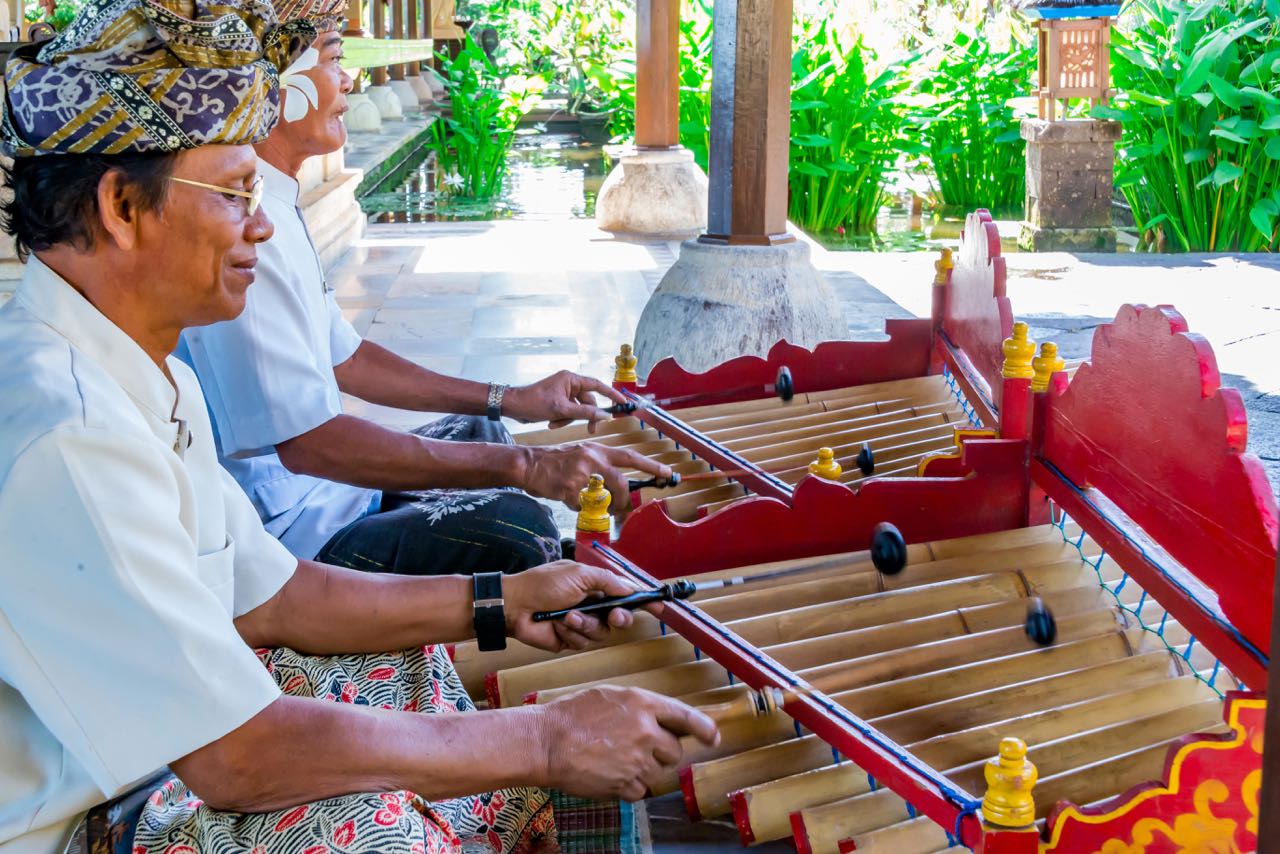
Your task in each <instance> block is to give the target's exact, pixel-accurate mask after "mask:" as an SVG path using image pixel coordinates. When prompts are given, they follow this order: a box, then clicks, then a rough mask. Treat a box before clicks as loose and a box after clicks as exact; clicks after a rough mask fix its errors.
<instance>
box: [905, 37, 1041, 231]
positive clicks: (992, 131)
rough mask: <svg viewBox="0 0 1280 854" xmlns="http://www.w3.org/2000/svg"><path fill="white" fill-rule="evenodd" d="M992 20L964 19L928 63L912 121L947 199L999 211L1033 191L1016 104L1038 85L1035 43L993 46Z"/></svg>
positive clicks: (941, 198)
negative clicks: (1034, 81) (1028, 183)
mask: <svg viewBox="0 0 1280 854" xmlns="http://www.w3.org/2000/svg"><path fill="white" fill-rule="evenodd" d="M992 41H993V40H992V38H991V33H990V32H989V25H987V24H985V23H984V24H980V25H979V26H977V27H974V26H972V25H969V24H963V23H962V24H959V25H957V27H956V32H955V34H954V36H953V38H952V40H951V41H949V42H947V43H943V44H941V45H938V46H936V47H934V48H933V49H931V50H930V51H929V52H928V53H927V54H926V61H925V62H924V63H923V64H922V65H923V67H924V68H925V69H926V71H925V73H924V75H923V77H922V78H921V80H920V83H919V86H918V88H917V92H918V93H919V97H918V98H917V99H916V103H915V106H914V108H913V109H912V111H911V118H912V121H914V122H915V123H917V124H918V125H919V127H920V134H921V137H922V140H923V142H924V144H925V147H926V160H927V162H928V165H929V166H930V167H931V169H932V172H933V176H934V179H935V180H936V181H937V189H938V196H939V199H938V200H939V202H941V203H942V204H944V205H947V206H952V207H963V208H975V207H987V208H994V209H1003V208H1010V207H1014V206H1016V205H1021V204H1022V201H1023V195H1024V194H1025V192H1026V143H1025V142H1023V140H1022V135H1021V130H1020V128H1021V119H1022V118H1023V116H1022V115H1020V114H1019V113H1018V111H1017V110H1015V109H1014V107H1013V106H1012V104H1011V102H1012V101H1013V99H1015V98H1019V97H1022V96H1025V95H1026V94H1027V93H1028V92H1029V91H1030V90H1031V82H1032V75H1033V73H1034V70H1035V48H1034V46H1032V45H1030V44H1021V43H1019V42H1017V41H1016V40H1015V41H1014V43H1013V44H1012V45H1011V46H1010V48H1009V49H1008V50H1001V49H1000V48H997V47H996V46H994V45H993V43H992Z"/></svg>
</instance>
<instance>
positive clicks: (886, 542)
mask: <svg viewBox="0 0 1280 854" xmlns="http://www.w3.org/2000/svg"><path fill="white" fill-rule="evenodd" d="M871 563H872V564H874V565H875V568H876V569H878V570H879V571H880V572H882V573H883V574H885V575H897V574H898V573H899V572H902V570H903V568H904V567H905V566H906V565H907V543H906V540H904V539H902V532H901V531H899V530H898V529H897V528H895V527H894V526H893V525H891V524H889V523H888V522H881V523H880V524H879V525H876V528H875V530H874V531H873V532H872V533H871Z"/></svg>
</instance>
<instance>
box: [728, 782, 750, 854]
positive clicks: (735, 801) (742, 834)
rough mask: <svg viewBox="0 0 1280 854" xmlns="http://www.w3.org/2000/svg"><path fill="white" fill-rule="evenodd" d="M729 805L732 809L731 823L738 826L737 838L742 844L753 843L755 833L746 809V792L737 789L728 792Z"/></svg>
mask: <svg viewBox="0 0 1280 854" xmlns="http://www.w3.org/2000/svg"><path fill="white" fill-rule="evenodd" d="M729 806H730V808H732V810H733V823H734V824H735V825H736V826H737V828H738V838H739V839H740V840H742V844H743V845H755V844H756V834H755V831H754V830H753V829H752V828H751V814H750V811H749V810H748V809H747V797H746V794H745V793H744V792H743V791H742V790H741V789H739V790H738V791H736V792H730V793H729Z"/></svg>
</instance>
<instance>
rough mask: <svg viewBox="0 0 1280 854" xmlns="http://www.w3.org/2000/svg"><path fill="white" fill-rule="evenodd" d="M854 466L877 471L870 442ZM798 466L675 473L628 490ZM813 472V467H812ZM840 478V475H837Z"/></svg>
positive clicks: (868, 473) (634, 483) (637, 482)
mask: <svg viewBox="0 0 1280 854" xmlns="http://www.w3.org/2000/svg"><path fill="white" fill-rule="evenodd" d="M854 464H855V465H857V467H858V468H859V469H860V470H861V471H862V474H863V476H865V477H870V476H871V475H872V473H874V472H875V470H876V457H875V452H874V451H872V450H871V444H870V443H869V442H863V443H862V449H861V450H860V451H858V456H857V457H855V458H854ZM797 468H799V467H798V466H787V467H785V468H776V469H770V468H761V469H719V470H715V469H713V470H711V471H698V472H691V473H689V474H680V472H678V471H673V472H672V473H671V477H669V478H667V479H665V480H663V479H660V478H658V477H657V476H654V477H651V478H648V479H647V480H629V481H627V488H628V489H629V490H630V491H631V492H635V491H636V490H639V489H672V488H674V487H677V486H679V485H680V484H682V483H690V482H693V481H699V480H720V479H722V478H727V477H745V476H748V475H753V474H762V473H763V474H774V475H777V474H786V473H788V472H792V471H795V470H796V469H797ZM810 471H813V466H812V465H811V466H810ZM837 476H838V475H837Z"/></svg>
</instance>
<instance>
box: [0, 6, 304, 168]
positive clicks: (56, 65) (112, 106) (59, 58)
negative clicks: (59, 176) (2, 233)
mask: <svg viewBox="0 0 1280 854" xmlns="http://www.w3.org/2000/svg"><path fill="white" fill-rule="evenodd" d="M310 26H311V25H309V24H307V23H305V22H297V23H295V24H293V25H289V26H280V25H279V24H278V21H277V19H276V17H275V13H274V10H273V8H272V6H271V4H270V3H269V2H267V0H221V2H207V0H88V2H87V3H86V4H85V5H84V7H83V8H82V9H81V11H80V13H79V14H78V15H77V16H76V18H75V20H74V21H72V23H71V24H70V25H68V26H67V28H66V29H65V30H63V31H62V32H61V33H59V34H58V35H57V36H55V37H54V38H53V39H51V40H50V41H47V42H44V43H42V44H40V45H28V46H25V47H22V48H19V49H18V50H17V51H15V52H14V53H13V54H12V55H11V56H10V58H9V61H8V63H7V64H6V65H5V70H4V80H5V103H4V112H3V119H2V120H0V142H2V143H3V146H4V150H5V152H6V153H8V154H10V155H15V156H20V157H21V156H31V155H39V154H55V153H56V154H74V153H97V154H119V153H125V152H131V153H136V152H172V151H180V150H182V149H187V148H194V147H196V146H200V145H207V144H210V143H223V144H227V145H238V144H243V143H249V142H256V141H258V140H261V139H264V138H265V137H266V136H267V134H268V133H269V132H270V130H271V128H272V127H273V126H274V125H275V122H276V119H277V113H278V103H279V94H278V91H277V87H278V83H279V80H278V73H279V70H280V68H281V67H282V66H283V65H285V64H287V63H288V61H289V44H290V35H291V33H293V32H296V31H297V30H298V28H299V27H305V28H310ZM311 31H312V32H313V33H314V30H311Z"/></svg>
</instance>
